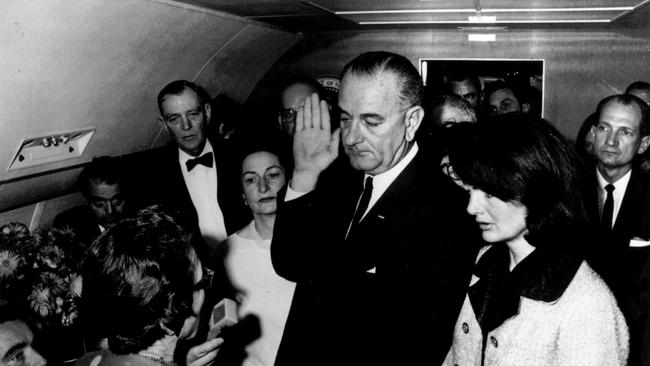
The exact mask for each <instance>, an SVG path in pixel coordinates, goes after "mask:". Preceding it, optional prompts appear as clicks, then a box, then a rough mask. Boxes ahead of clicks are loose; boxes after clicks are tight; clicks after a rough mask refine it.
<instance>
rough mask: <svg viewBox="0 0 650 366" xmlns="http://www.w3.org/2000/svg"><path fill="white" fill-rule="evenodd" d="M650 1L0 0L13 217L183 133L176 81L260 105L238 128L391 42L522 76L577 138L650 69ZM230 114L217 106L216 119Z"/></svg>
mask: <svg viewBox="0 0 650 366" xmlns="http://www.w3.org/2000/svg"><path fill="white" fill-rule="evenodd" d="M649 5H650V0H535V1H517V0H354V1H350V0H2V4H1V5H0V30H1V32H0V70H2V71H1V72H0V80H1V82H2V86H3V91H2V93H0V226H2V225H5V224H9V223H13V222H17V223H22V224H24V225H25V226H26V227H27V228H28V229H29V230H30V231H36V230H39V229H48V228H50V226H51V225H52V223H53V221H54V219H55V217H56V216H57V215H58V214H59V213H61V212H63V211H66V210H68V209H71V208H73V207H75V206H79V205H83V204H84V202H85V201H84V197H83V196H82V194H81V193H80V192H79V191H78V187H77V178H78V176H79V174H80V172H81V171H82V170H83V169H84V167H86V166H88V164H89V163H90V162H91V161H92V160H93V159H94V158H97V157H101V156H111V157H120V158H122V159H124V160H125V161H129V162H130V163H131V164H133V166H137V164H146V162H145V161H146V158H147V157H150V154H151V153H153V152H156V151H159V149H161V148H163V147H164V146H167V145H169V144H170V143H173V141H172V139H171V138H170V135H169V133H168V131H167V129H166V128H165V126H164V124H163V123H161V121H160V118H161V117H160V111H159V106H158V104H157V99H156V98H157V95H158V93H159V92H160V90H161V89H162V88H163V87H164V86H165V85H167V84H168V83H169V82H171V81H173V80H178V79H184V80H189V81H192V82H195V83H197V84H198V85H201V86H202V87H204V88H205V89H206V90H207V92H208V93H209V94H210V96H211V97H212V98H217V97H221V98H224V100H226V103H230V104H232V105H235V106H236V108H235V110H238V111H247V112H258V113H257V114H254V113H248V114H246V115H255V116H260V117H259V120H256V121H239V120H238V117H240V116H243V115H244V113H242V114H241V115H238V114H237V113H235V114H234V115H231V116H229V118H230V119H231V121H232V123H234V125H233V126H231V127H233V128H235V129H236V128H237V127H238V126H239V124H241V125H244V124H248V125H247V126H248V127H249V128H250V126H253V127H254V126H255V124H259V123H266V122H265V121H262V119H265V118H266V117H269V116H271V117H269V118H268V121H269V123H275V122H276V120H275V119H274V118H275V115H276V114H277V112H278V98H279V96H278V93H279V92H280V88H281V87H282V86H283V85H284V84H286V83H287V81H288V80H291V78H293V77H309V78H313V79H318V80H319V81H320V82H321V83H323V85H324V86H325V87H326V88H327V87H328V86H330V87H331V88H333V89H337V88H338V86H339V82H340V80H339V77H340V74H341V70H342V68H343V66H344V65H345V64H346V63H347V62H348V61H350V60H352V59H353V58H354V57H355V56H357V55H359V54H361V53H363V52H368V51H388V52H393V53H397V54H400V55H403V56H405V57H406V58H407V59H408V60H410V61H411V62H412V64H413V65H414V66H415V67H416V68H417V69H418V71H419V73H420V75H421V77H422V79H423V81H424V83H425V85H427V86H429V87H432V86H434V85H435V84H436V83H438V82H440V81H441V80H442V79H443V78H445V72H446V71H449V70H465V71H467V70H471V71H472V72H476V73H477V74H479V75H478V76H480V77H481V81H482V82H483V83H487V82H490V81H494V80H497V79H499V78H502V77H504V76H507V75H520V76H523V77H525V78H526V80H529V82H530V84H531V86H533V87H534V88H535V89H536V90H537V92H538V93H539V94H538V98H539V100H538V102H537V112H538V113H539V114H540V115H542V117H543V118H544V119H546V120H548V121H550V123H551V124H552V125H553V126H555V127H556V128H557V129H558V130H559V131H560V133H561V134H562V135H564V136H565V137H566V138H568V139H569V140H571V141H574V140H575V139H576V138H577V135H578V132H579V130H580V128H581V126H582V124H583V122H584V121H585V119H586V118H587V116H589V115H590V114H592V113H593V112H594V111H595V110H596V105H597V104H598V102H599V101H600V100H601V99H603V98H604V97H606V96H609V95H612V94H621V93H623V92H624V91H625V88H626V86H628V85H629V84H630V83H631V82H633V81H637V80H643V81H650V6H649ZM220 112H221V111H220V110H219V108H214V107H213V108H212V121H215V120H217V119H218V118H219V115H220ZM265 116H266V117H265ZM242 119H243V118H242ZM235 159H236V158H235V157H232V160H233V161H232V162H233V163H234V160H235ZM287 180H288V179H287ZM161 184H164V183H161ZM238 194H241V193H238ZM1 260H2V258H0V261H1ZM0 274H1V273H0Z"/></svg>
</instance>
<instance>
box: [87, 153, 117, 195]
mask: <svg viewBox="0 0 650 366" xmlns="http://www.w3.org/2000/svg"><path fill="white" fill-rule="evenodd" d="M123 170H124V167H123V165H122V164H120V160H119V159H118V158H113V157H110V156H100V157H97V158H94V159H93V160H92V161H91V162H90V163H89V164H88V165H86V166H85V167H84V168H83V170H82V171H81V173H80V174H79V177H78V178H77V186H78V188H79V191H80V192H81V193H82V194H83V195H88V192H89V191H90V185H91V184H92V183H93V181H95V182H100V183H106V184H110V185H114V184H119V185H120V188H121V189H124V184H123V183H124V175H123V173H122V171H123Z"/></svg>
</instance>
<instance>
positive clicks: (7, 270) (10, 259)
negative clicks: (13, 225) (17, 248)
mask: <svg viewBox="0 0 650 366" xmlns="http://www.w3.org/2000/svg"><path fill="white" fill-rule="evenodd" d="M19 263H20V258H19V257H18V255H16V254H15V253H14V252H12V251H9V250H3V251H0V278H3V277H9V276H11V275H13V274H14V273H15V272H16V269H17V268H18V264H19Z"/></svg>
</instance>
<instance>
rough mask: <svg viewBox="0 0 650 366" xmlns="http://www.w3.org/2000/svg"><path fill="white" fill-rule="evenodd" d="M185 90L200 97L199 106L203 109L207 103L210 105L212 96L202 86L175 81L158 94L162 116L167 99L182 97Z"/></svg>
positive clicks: (189, 82) (184, 81)
mask: <svg viewBox="0 0 650 366" xmlns="http://www.w3.org/2000/svg"><path fill="white" fill-rule="evenodd" d="M185 89H190V90H192V91H193V92H195V93H196V95H197V96H198V97H199V104H200V105H201V107H203V106H204V105H205V104H206V103H210V100H211V99H212V98H210V94H208V92H207V91H206V90H205V89H204V88H203V87H202V86H200V85H198V84H196V83H193V82H191V81H187V80H175V81H172V82H171V83H169V84H167V85H165V87H164V88H162V90H161V91H160V93H158V110H159V111H160V114H162V104H163V102H164V101H165V98H166V97H167V96H169V95H181V94H183V92H184V91H185Z"/></svg>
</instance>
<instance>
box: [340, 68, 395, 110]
mask: <svg viewBox="0 0 650 366" xmlns="http://www.w3.org/2000/svg"><path fill="white" fill-rule="evenodd" d="M394 103H400V95H399V82H398V78H397V76H396V75H395V74H394V73H392V72H388V71H380V72H377V73H374V74H372V75H368V76H365V75H357V74H353V73H349V72H348V73H346V74H345V75H344V76H343V80H342V81H341V88H340V90H339V106H340V107H341V108H342V109H343V110H345V111H347V112H349V111H348V110H347V109H346V108H351V107H357V108H360V107H378V106H382V107H384V108H390V107H391V106H392V105H393V104H394ZM361 112H362V113H363V112H364V111H361ZM365 112H370V111H365Z"/></svg>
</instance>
